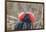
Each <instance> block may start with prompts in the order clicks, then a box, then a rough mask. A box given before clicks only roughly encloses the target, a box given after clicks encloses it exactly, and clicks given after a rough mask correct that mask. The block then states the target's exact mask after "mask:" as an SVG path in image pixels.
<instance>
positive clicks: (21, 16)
mask: <svg viewBox="0 0 46 32" xmlns="http://www.w3.org/2000/svg"><path fill="white" fill-rule="evenodd" d="M26 14H29V17H30V20H31V21H32V23H34V22H35V16H34V15H33V14H32V12H27V13H26ZM23 18H24V12H21V13H19V15H18V19H19V20H20V21H22V20H23Z"/></svg>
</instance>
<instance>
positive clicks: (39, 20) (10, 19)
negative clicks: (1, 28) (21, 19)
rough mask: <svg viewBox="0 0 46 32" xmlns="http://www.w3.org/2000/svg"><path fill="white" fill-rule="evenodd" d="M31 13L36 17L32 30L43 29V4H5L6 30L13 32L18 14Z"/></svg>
mask: <svg viewBox="0 0 46 32" xmlns="http://www.w3.org/2000/svg"><path fill="white" fill-rule="evenodd" d="M21 11H24V12H28V11H32V13H33V14H34V16H35V17H36V21H35V23H34V27H33V29H41V28H44V27H43V22H44V21H43V4H37V3H19V2H7V30H14V26H15V24H16V22H17V21H18V14H19V13H20V12H21Z"/></svg>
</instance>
